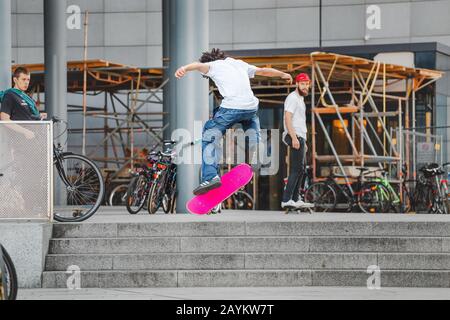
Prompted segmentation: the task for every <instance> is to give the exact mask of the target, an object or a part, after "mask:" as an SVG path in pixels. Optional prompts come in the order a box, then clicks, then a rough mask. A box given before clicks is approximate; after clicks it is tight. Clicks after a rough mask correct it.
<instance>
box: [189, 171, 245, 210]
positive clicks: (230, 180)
mask: <svg viewBox="0 0 450 320" xmlns="http://www.w3.org/2000/svg"><path fill="white" fill-rule="evenodd" d="M252 177H253V170H252V168H251V167H250V166H249V165H248V164H246V163H242V164H240V165H238V166H236V167H234V168H233V169H231V171H230V172H227V173H225V174H224V175H223V176H222V177H221V179H220V180H221V181H222V186H220V187H219V188H217V189H213V190H211V191H209V192H207V193H205V194H201V195H199V196H195V197H194V198H192V199H191V200H189V202H188V203H187V204H186V208H187V209H188V211H189V212H190V213H193V214H207V213H209V212H211V210H212V209H213V208H214V207H216V206H217V205H218V204H220V203H222V201H224V200H226V199H228V197H230V196H231V195H232V194H233V193H235V192H236V191H238V190H239V189H240V188H241V187H243V186H245V185H246V184H247V183H249V182H250V180H251V179H252Z"/></svg>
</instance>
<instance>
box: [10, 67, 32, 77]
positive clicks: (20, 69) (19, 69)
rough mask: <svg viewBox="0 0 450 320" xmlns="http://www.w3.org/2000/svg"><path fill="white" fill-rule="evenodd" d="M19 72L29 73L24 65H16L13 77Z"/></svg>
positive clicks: (18, 74) (17, 75) (18, 75)
mask: <svg viewBox="0 0 450 320" xmlns="http://www.w3.org/2000/svg"><path fill="white" fill-rule="evenodd" d="M21 73H23V74H30V72H28V69H27V68H25V67H17V68H16V69H15V70H14V73H13V77H14V78H19V77H20V74H21Z"/></svg>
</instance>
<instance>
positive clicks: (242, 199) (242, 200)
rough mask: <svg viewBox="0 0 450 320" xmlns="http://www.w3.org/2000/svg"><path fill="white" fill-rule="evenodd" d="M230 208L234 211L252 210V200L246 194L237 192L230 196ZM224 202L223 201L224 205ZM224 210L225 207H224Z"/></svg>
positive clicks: (241, 191)
mask: <svg viewBox="0 0 450 320" xmlns="http://www.w3.org/2000/svg"><path fill="white" fill-rule="evenodd" d="M230 199H231V208H227V209H234V210H253V198H252V196H251V195H249V194H248V193H247V192H245V191H243V190H239V191H238V192H236V193H235V194H233V195H232V196H231V198H230ZM225 203H226V202H225V201H224V204H225ZM224 207H225V208H226V206H224Z"/></svg>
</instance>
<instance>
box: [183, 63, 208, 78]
mask: <svg viewBox="0 0 450 320" xmlns="http://www.w3.org/2000/svg"><path fill="white" fill-rule="evenodd" d="M189 71H199V72H201V73H203V74H206V73H208V71H209V65H207V64H206V63H201V62H193V63H191V64H188V65H185V66H182V67H181V68H179V69H178V70H177V71H176V72H175V77H176V78H177V79H180V78H182V77H184V76H185V75H186V73H188V72H189Z"/></svg>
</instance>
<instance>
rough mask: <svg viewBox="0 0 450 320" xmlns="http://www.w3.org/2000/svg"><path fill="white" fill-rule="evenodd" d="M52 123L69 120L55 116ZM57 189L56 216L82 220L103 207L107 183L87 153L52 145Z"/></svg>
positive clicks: (66, 220)
mask: <svg viewBox="0 0 450 320" xmlns="http://www.w3.org/2000/svg"><path fill="white" fill-rule="evenodd" d="M52 120H53V123H58V122H62V123H65V124H66V129H65V130H66V131H67V122H66V121H62V120H59V119H57V118H53V119H52ZM53 164H54V167H55V169H56V170H55V172H57V174H55V175H54V176H55V188H56V190H57V194H59V196H58V199H57V204H58V206H55V212H54V219H55V220H56V221H59V222H81V221H84V220H86V219H88V218H89V217H91V216H92V215H93V214H94V213H95V212H97V210H98V208H99V207H100V205H101V203H102V201H103V197H104V193H105V184H104V181H103V177H102V174H101V172H100V170H99V169H98V167H97V165H96V164H95V163H94V162H93V161H91V160H90V159H88V158H87V157H85V156H82V155H78V154H74V153H72V152H64V150H63V147H62V146H61V145H59V144H58V146H54V147H53Z"/></svg>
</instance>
